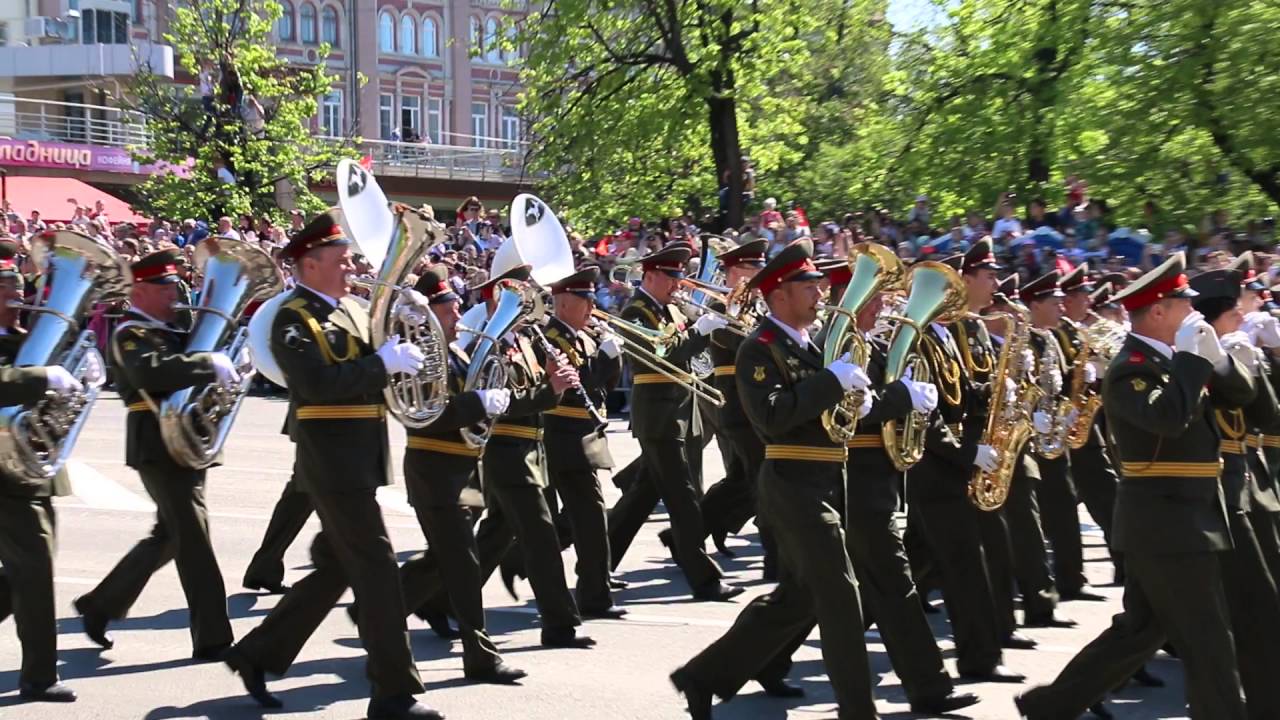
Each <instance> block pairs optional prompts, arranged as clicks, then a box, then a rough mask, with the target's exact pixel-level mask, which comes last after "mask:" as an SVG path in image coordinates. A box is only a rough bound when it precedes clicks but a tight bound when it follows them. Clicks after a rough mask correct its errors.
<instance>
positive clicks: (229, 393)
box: [143, 238, 284, 469]
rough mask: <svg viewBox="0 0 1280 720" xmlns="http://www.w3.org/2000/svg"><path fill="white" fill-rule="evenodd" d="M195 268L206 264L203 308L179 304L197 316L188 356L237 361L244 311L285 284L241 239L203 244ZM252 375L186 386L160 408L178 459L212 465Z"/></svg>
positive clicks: (266, 258)
mask: <svg viewBox="0 0 1280 720" xmlns="http://www.w3.org/2000/svg"><path fill="white" fill-rule="evenodd" d="M196 264H197V265H202V266H203V274H204V284H203V285H201V289H200V296H199V297H200V304H199V305H179V306H177V308H178V309H180V310H190V311H191V312H192V315H193V316H194V317H195V321H194V323H193V325H192V327H191V332H190V333H189V334H188V336H187V345H186V352H189V353H193V352H221V353H224V354H225V355H226V356H227V357H229V358H231V360H232V361H235V359H236V358H237V357H238V356H239V355H240V353H241V351H242V350H243V349H244V348H245V347H246V345H247V344H248V342H249V328H247V327H238V326H239V323H240V317H241V316H242V315H243V314H244V311H245V308H246V307H248V305H249V304H250V303H251V302H253V301H255V300H259V299H261V298H264V297H267V296H269V295H272V294H275V293H278V292H280V290H281V289H282V288H283V287H284V280H283V279H282V278H281V277H280V271H279V270H278V269H277V268H276V264H275V261H274V260H272V259H271V256H270V255H268V254H267V253H266V252H264V251H263V250H262V249H261V248H259V247H257V246H256V245H251V244H249V243H245V242H241V241H239V240H228V239H224V238H209V239H207V240H205V241H204V242H202V243H201V244H200V248H199V252H198V253H197V257H196ZM253 375H254V372H253V370H252V367H250V368H242V372H241V377H240V381H239V382H238V383H236V384H234V385H223V384H221V383H217V382H214V383H210V384H208V385H205V386H204V387H202V388H199V389H198V390H197V389H196V388H193V387H187V388H182V389H181V390H178V391H176V392H174V393H172V394H171V395H169V396H168V397H167V398H165V399H164V401H163V402H161V403H160V404H159V408H158V413H157V415H158V417H159V422H160V436H161V438H162V439H163V440H164V444H165V447H166V448H167V449H168V450H169V455H170V456H171V457H172V458H173V459H174V461H176V462H177V463H179V464H180V465H184V466H186V467H189V468H195V469H202V468H207V467H209V466H210V465H212V464H213V463H214V461H215V460H216V459H217V457H218V454H219V453H221V452H222V446H223V445H224V444H225V443H226V441H227V435H228V434H229V433H230V432H231V425H232V423H234V422H235V419H236V414H237V413H239V411H240V405H241V403H242V402H244V398H245V396H246V395H247V394H248V393H249V387H250V385H251V384H252V383H253ZM143 395H144V397H145V396H146V393H145V392H144V393H143Z"/></svg>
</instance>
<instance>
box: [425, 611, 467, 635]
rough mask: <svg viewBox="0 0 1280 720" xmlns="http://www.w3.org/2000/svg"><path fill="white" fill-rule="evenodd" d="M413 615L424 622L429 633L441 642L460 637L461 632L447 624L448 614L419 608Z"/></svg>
mask: <svg viewBox="0 0 1280 720" xmlns="http://www.w3.org/2000/svg"><path fill="white" fill-rule="evenodd" d="M413 614H414V615H417V616H418V617H419V618H420V619H421V620H422V621H423V622H425V623H426V624H427V627H429V628H431V632H433V633H435V634H436V637H438V638H440V639H442V640H457V639H458V638H460V637H462V631H461V630H458V629H457V628H455V627H453V626H452V625H450V624H449V613H445V612H438V611H435V610H426V609H423V608H419V609H418V610H416V611H414V613H413Z"/></svg>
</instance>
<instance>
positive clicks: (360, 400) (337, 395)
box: [223, 210, 440, 718]
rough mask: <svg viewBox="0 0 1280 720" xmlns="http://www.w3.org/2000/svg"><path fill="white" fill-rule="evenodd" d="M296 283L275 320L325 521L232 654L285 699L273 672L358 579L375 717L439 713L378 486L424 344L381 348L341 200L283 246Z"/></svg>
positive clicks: (308, 482) (300, 445) (309, 489)
mask: <svg viewBox="0 0 1280 720" xmlns="http://www.w3.org/2000/svg"><path fill="white" fill-rule="evenodd" d="M284 255H285V256H286V257H288V258H289V259H291V260H292V261H293V263H294V277H295V278H297V287H295V288H294V290H293V292H292V294H291V297H290V298H289V299H288V300H287V301H285V302H284V304H283V305H281V306H280V309H279V311H278V313H277V314H276V317H275V319H274V321H273V323H272V328H271V352H272V355H273V356H274V358H275V360H276V362H277V363H278V364H279V366H280V369H281V371H282V372H283V373H284V376H285V380H286V381H287V385H288V387H289V430H290V437H291V438H292V439H293V441H294V446H295V449H296V453H297V455H296V458H295V462H294V468H295V470H296V472H297V478H298V485H299V487H300V488H301V489H302V490H303V491H304V492H306V493H307V494H308V495H310V496H311V501H312V503H314V505H315V509H316V514H317V515H318V516H319V517H320V527H321V532H320V534H319V535H317V536H316V538H315V540H314V541H313V542H312V546H311V556H312V562H313V563H314V565H315V570H313V571H312V572H311V573H310V574H308V575H307V576H306V577H304V578H303V579H302V580H301V581H299V582H298V583H297V584H295V585H294V586H293V587H292V588H290V590H289V592H288V593H286V594H285V595H284V597H283V598H282V599H281V600H280V602H279V604H277V605H276V606H275V607H274V608H273V609H272V611H271V613H270V614H268V615H267V617H266V619H265V620H263V622H262V624H261V625H259V626H258V627H257V628H255V629H254V630H253V631H251V632H250V633H249V634H248V635H246V636H245V637H244V638H243V639H242V640H240V642H239V643H237V644H236V645H235V647H233V648H231V650H229V651H228V652H227V653H226V655H224V657H223V660H224V661H225V662H226V663H227V665H228V666H230V667H231V669H232V670H233V671H234V672H236V673H238V674H239V675H240V678H241V681H242V682H243V683H244V686H245V689H246V690H248V691H249V694H250V695H251V696H253V697H254V699H256V700H257V701H258V703H259V704H260V705H262V706H264V707H279V706H280V702H279V700H278V699H276V698H275V697H274V696H273V695H271V694H270V692H268V690H267V688H266V683H265V673H266V672H270V673H273V674H276V675H282V674H284V673H285V672H286V671H288V669H289V666H290V665H291V664H292V663H293V661H294V659H295V658H296V657H297V655H298V652H300V651H301V649H302V646H303V645H304V644H305V643H306V641H307V639H308V638H309V637H310V636H311V634H312V633H313V632H315V629H316V627H317V626H319V624H320V623H321V622H322V621H323V620H324V618H325V616H326V615H328V613H329V611H330V610H331V609H332V608H333V606H334V605H335V604H337V602H338V600H339V599H340V598H341V597H342V594H343V593H344V592H345V591H346V590H347V588H348V587H350V588H351V589H352V591H353V592H354V593H355V597H356V601H357V602H358V603H359V607H360V612H359V613H358V614H357V625H358V627H359V631H360V639H361V641H362V642H363V643H364V646H365V648H366V649H367V651H368V654H369V659H368V663H367V665H366V674H367V675H368V677H369V682H370V685H371V695H372V699H371V700H370V702H369V707H368V716H369V717H370V718H439V717H440V714H439V713H437V712H435V711H434V710H431V709H430V708H428V707H426V706H425V705H423V704H421V703H419V702H417V700H416V699H415V697H414V696H415V695H416V694H418V693H420V692H422V690H423V687H422V681H421V679H419V677H418V670H417V667H416V666H415V665H414V662H413V653H412V651H411V650H410V648H409V633H408V631H407V630H406V628H405V614H406V613H405V611H404V601H403V599H402V597H401V591H400V581H399V571H398V568H397V567H396V558H395V552H394V551H393V549H392V547H391V541H390V539H389V538H388V535H387V530H386V526H385V525H384V523H383V520H382V511H381V510H380V509H379V507H378V502H377V499H376V498H375V491H376V490H377V489H378V488H379V487H381V486H383V485H387V484H389V483H390V481H391V472H390V471H391V464H390V463H391V458H390V452H389V448H388V445H387V425H386V417H385V416H386V408H385V407H384V405H383V404H382V402H383V401H382V390H383V388H384V387H385V386H386V384H387V382H388V378H389V377H390V376H391V375H393V374H397V373H400V374H412V373H416V372H417V371H418V370H419V369H420V368H421V367H422V363H423V357H424V356H423V353H422V351H421V350H420V349H418V348H417V347H416V346H414V345H412V344H410V343H402V342H401V341H400V338H399V337H396V336H393V337H391V338H389V339H388V340H387V341H386V342H385V343H384V344H383V345H382V347H379V348H374V347H373V346H372V344H371V342H372V341H371V339H370V322H369V316H368V315H367V314H366V313H365V311H364V309H363V308H362V307H361V306H360V305H359V304H358V303H356V302H355V301H354V300H352V299H351V298H350V297H349V296H348V293H349V292H350V284H349V283H350V279H349V276H350V274H351V273H352V272H353V271H354V269H355V266H354V263H353V260H352V256H351V241H350V240H349V239H348V238H347V237H346V235H345V234H344V233H343V231H342V228H341V225H340V224H339V218H338V212H337V211H336V210H330V211H328V212H324V213H321V214H320V215H318V216H317V217H315V218H314V219H313V220H312V221H311V222H309V223H308V224H307V225H306V227H304V228H303V229H302V230H301V231H299V232H298V233H297V234H296V235H294V237H293V238H292V239H291V240H290V241H289V244H288V245H286V246H285V248H284Z"/></svg>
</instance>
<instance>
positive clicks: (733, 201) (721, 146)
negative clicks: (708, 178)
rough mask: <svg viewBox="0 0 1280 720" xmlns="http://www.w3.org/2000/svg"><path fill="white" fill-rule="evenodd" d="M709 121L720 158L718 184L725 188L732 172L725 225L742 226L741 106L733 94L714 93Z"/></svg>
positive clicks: (714, 152)
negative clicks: (727, 178) (739, 130)
mask: <svg viewBox="0 0 1280 720" xmlns="http://www.w3.org/2000/svg"><path fill="white" fill-rule="evenodd" d="M707 121H708V122H709V123H710V129H711V152H712V155H713V156H714V157H715V161H716V181H717V182H716V187H717V188H719V187H721V183H722V180H723V178H724V177H725V173H726V172H727V173H728V174H729V182H728V186H729V197H728V198H727V199H728V204H727V207H726V213H725V217H724V227H722V228H721V230H723V229H725V228H737V227H741V226H742V216H743V206H742V191H743V177H742V145H741V144H740V143H739V140H738V106H737V103H736V102H735V101H734V99H733V97H732V96H728V97H724V96H720V95H715V94H713V95H711V96H710V97H708V98H707Z"/></svg>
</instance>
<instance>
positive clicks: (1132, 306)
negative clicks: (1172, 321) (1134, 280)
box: [1120, 275, 1187, 312]
mask: <svg viewBox="0 0 1280 720" xmlns="http://www.w3.org/2000/svg"><path fill="white" fill-rule="evenodd" d="M1186 286H1187V276H1186V275H1178V276H1177V277H1171V278H1169V279H1168V280H1161V281H1160V282H1158V283H1155V284H1154V285H1152V286H1151V287H1149V288H1147V289H1146V290H1143V291H1141V292H1136V293H1134V294H1132V295H1129V296H1127V297H1124V298H1122V299H1121V300H1120V304H1122V305H1124V309H1125V310H1129V311H1131V312H1132V311H1134V310H1140V309H1142V308H1144V307H1146V306H1148V305H1153V304H1155V303H1157V302H1159V301H1161V300H1163V299H1164V298H1165V296H1166V295H1168V294H1169V293H1171V292H1173V291H1175V290H1181V289H1183V288H1185V287H1186Z"/></svg>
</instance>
